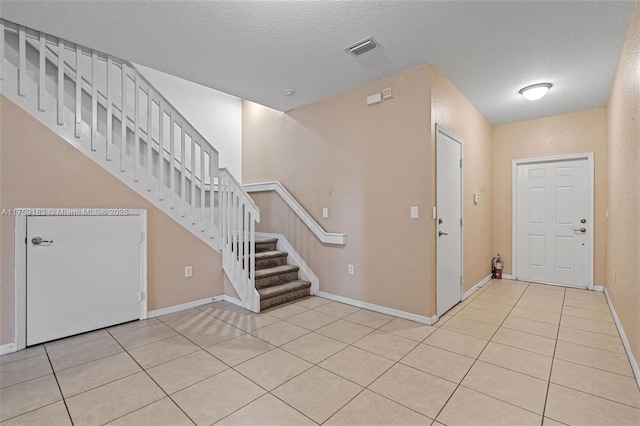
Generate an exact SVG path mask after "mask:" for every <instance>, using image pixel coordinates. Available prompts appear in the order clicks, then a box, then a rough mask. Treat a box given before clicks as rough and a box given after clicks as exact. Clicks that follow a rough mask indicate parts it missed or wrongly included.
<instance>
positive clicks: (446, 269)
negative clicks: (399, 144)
mask: <svg viewBox="0 0 640 426" xmlns="http://www.w3.org/2000/svg"><path fill="white" fill-rule="evenodd" d="M436 202H437V208H436V211H437V216H438V218H437V224H436V232H437V237H436V238H437V240H438V242H437V254H436V258H437V262H436V263H437V266H436V277H437V285H436V292H437V311H438V315H442V314H444V313H445V312H447V311H448V310H449V309H451V308H452V307H453V306H454V305H456V304H457V303H458V302H460V301H461V300H462V142H461V141H460V140H457V138H453V137H452V136H450V135H449V134H447V133H444V132H443V131H442V129H438V131H437V132H436Z"/></svg>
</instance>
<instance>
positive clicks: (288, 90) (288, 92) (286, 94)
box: [282, 89, 296, 96]
mask: <svg viewBox="0 0 640 426" xmlns="http://www.w3.org/2000/svg"><path fill="white" fill-rule="evenodd" d="M282 93H283V94H284V95H285V96H293V95H294V94H295V93H296V92H295V91H294V90H293V89H287V90H285V91H284V92H282Z"/></svg>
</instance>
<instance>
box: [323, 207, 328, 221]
mask: <svg viewBox="0 0 640 426" xmlns="http://www.w3.org/2000/svg"><path fill="white" fill-rule="evenodd" d="M322 217H323V218H325V219H326V218H328V217H329V209H328V208H326V207H323V208H322Z"/></svg>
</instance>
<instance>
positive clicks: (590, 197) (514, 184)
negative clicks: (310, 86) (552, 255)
mask: <svg viewBox="0 0 640 426" xmlns="http://www.w3.org/2000/svg"><path fill="white" fill-rule="evenodd" d="M575 160H586V161H587V223H588V224H589V226H590V228H587V229H588V230H589V232H587V243H588V244H589V250H587V288H588V289H589V290H593V252H594V246H593V241H594V238H593V236H594V235H593V233H594V230H595V224H594V222H593V221H594V184H595V181H594V176H595V172H594V153H593V152H586V153H581V154H567V155H554V156H550V157H536V158H521V159H515V160H512V163H511V190H512V200H511V215H512V216H511V217H512V221H511V223H512V227H511V259H512V260H511V262H512V263H513V265H512V267H511V276H512V278H513V279H514V280H517V279H518V209H517V207H518V166H520V165H524V164H536V163H550V162H555V161H575ZM545 284H555V283H545ZM556 285H562V284H556Z"/></svg>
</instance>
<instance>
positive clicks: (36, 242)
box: [31, 237, 53, 246]
mask: <svg viewBox="0 0 640 426" xmlns="http://www.w3.org/2000/svg"><path fill="white" fill-rule="evenodd" d="M42 243H48V244H52V243H53V240H50V241H49V240H43V239H42V237H33V238H32V239H31V244H33V245H34V246H37V245H40V244H42Z"/></svg>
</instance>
